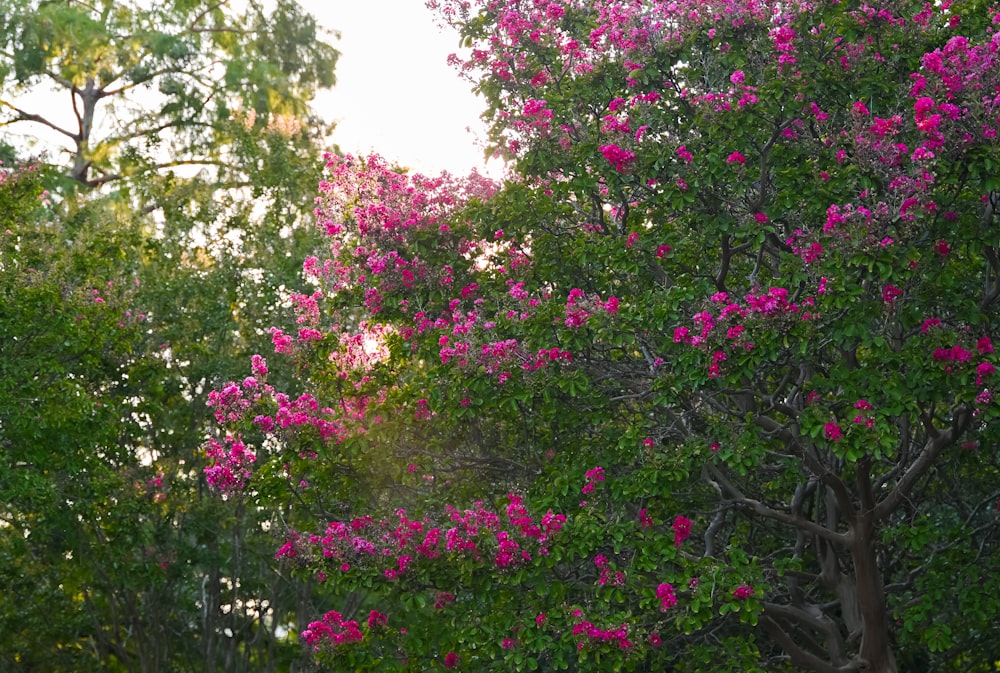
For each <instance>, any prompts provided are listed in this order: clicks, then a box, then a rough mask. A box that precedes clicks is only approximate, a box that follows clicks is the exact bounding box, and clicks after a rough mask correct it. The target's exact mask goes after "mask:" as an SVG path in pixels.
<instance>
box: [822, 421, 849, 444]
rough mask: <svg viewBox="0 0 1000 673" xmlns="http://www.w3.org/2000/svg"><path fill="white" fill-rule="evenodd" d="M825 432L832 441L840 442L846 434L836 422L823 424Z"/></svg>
mask: <svg viewBox="0 0 1000 673" xmlns="http://www.w3.org/2000/svg"><path fill="white" fill-rule="evenodd" d="M823 434H824V435H826V438H827V439H829V440H830V441H831V442H834V443H836V442H839V441H840V438H841V437H843V436H844V431H843V430H841V429H840V426H839V425H837V424H836V423H827V424H826V425H824V426H823Z"/></svg>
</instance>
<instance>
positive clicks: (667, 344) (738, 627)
mask: <svg viewBox="0 0 1000 673" xmlns="http://www.w3.org/2000/svg"><path fill="white" fill-rule="evenodd" d="M431 5H432V6H433V7H434V8H435V9H437V10H438V12H439V15H440V16H441V17H442V18H443V20H444V21H445V22H447V23H449V24H451V25H452V26H454V27H455V28H456V29H457V31H458V32H459V34H460V35H461V37H462V40H463V43H464V45H465V46H466V47H467V48H468V50H469V51H468V54H467V56H465V57H457V56H456V57H455V63H456V65H457V66H458V67H459V68H460V69H461V70H462V72H463V73H465V75H466V76H467V77H469V79H470V80H471V81H472V82H474V83H475V86H476V88H477V90H478V91H479V92H480V93H481V94H482V95H483V96H484V98H485V100H486V102H487V103H488V105H489V109H488V111H487V113H486V116H487V119H488V120H489V121H490V122H491V124H492V137H493V140H494V142H495V143H496V145H497V148H498V150H499V151H502V152H504V153H505V154H507V155H508V157H509V158H510V159H511V161H512V163H513V166H514V175H515V178H514V179H513V180H511V181H509V182H507V183H506V184H504V185H503V186H496V185H491V184H489V183H487V182H484V181H483V180H482V179H480V178H478V177H476V176H472V177H470V178H469V179H467V180H464V181H458V180H455V179H453V178H450V177H448V176H442V177H441V178H438V179H429V178H426V177H423V176H412V177H411V176H407V175H405V174H403V173H400V172H397V171H394V170H392V169H390V168H389V167H387V166H386V165H385V164H384V162H382V161H381V160H380V159H379V158H378V157H369V158H367V159H357V158H353V157H336V156H330V157H328V164H327V167H328V176H327V178H326V180H325V181H324V182H322V183H321V184H320V194H319V197H318V198H317V202H316V215H317V224H318V226H319V227H320V229H321V230H322V231H324V232H325V233H326V234H327V235H328V236H329V239H328V244H327V245H326V246H325V247H324V248H323V249H321V250H319V251H317V252H316V254H315V255H313V256H310V257H308V258H307V259H306V260H305V263H304V273H305V276H306V280H307V281H308V282H307V283H305V284H304V288H305V289H303V290H302V291H301V292H300V293H296V294H292V295H290V296H289V297H288V301H289V302H290V303H291V304H292V305H293V306H294V307H295V308H296V310H297V311H298V314H299V315H298V318H297V320H296V323H295V324H288V325H280V326H278V327H276V328H274V330H273V332H272V340H273V345H274V354H273V355H270V356H269V357H267V358H265V357H262V356H256V357H254V359H253V361H252V364H251V367H252V372H251V374H252V375H251V376H250V377H248V378H246V379H245V380H243V381H242V382H238V383H230V384H228V385H226V386H224V387H221V388H219V389H218V390H216V391H214V392H213V393H212V394H211V399H210V403H211V404H212V407H213V409H214V411H215V414H216V418H217V419H218V421H219V423H220V429H219V432H218V433H217V435H216V436H214V437H213V438H212V439H211V440H210V441H209V442H208V444H207V445H206V452H207V455H208V458H209V465H208V467H207V468H206V474H207V476H208V479H209V481H210V482H211V483H212V484H214V485H215V486H216V487H218V488H219V489H220V490H221V491H222V492H223V493H225V494H226V497H227V498H231V499H245V500H248V501H250V502H252V503H254V504H255V506H261V507H281V508H282V509H283V511H285V512H286V518H285V522H286V523H287V525H288V528H289V530H288V535H287V540H286V541H285V544H284V545H282V546H281V547H280V548H279V549H278V550H277V553H276V556H277V557H278V558H279V559H280V562H281V563H282V564H283V567H285V568H289V569H293V570H296V571H298V572H301V573H303V574H306V575H308V576H311V577H312V578H313V579H314V581H315V582H317V583H322V584H327V585H332V587H333V591H334V593H336V594H337V595H338V596H339V598H340V601H339V602H338V603H335V604H331V605H329V606H326V607H327V608H328V609H329V611H328V612H326V613H325V614H322V615H320V614H317V615H315V616H313V617H310V618H308V619H307V620H305V621H304V622H303V623H302V624H301V625H300V632H299V637H300V638H301V639H302V641H303V642H304V647H305V649H306V651H307V652H308V653H309V655H310V656H312V657H313V658H314V659H315V661H316V663H317V665H318V666H320V667H322V668H326V669H329V670H393V669H396V670H430V669H435V668H439V669H440V668H445V669H455V670H602V671H603V670H650V671H652V670H677V671H717V670H746V671H750V670H767V671H776V670H805V671H816V672H819V673H829V672H834V671H837V672H842V673H847V672H854V671H857V672H860V671H873V672H879V673H886V672H892V671H897V670H908V671H909V670H956V671H958V670H962V671H987V670H992V668H993V666H994V663H993V662H994V661H996V660H997V659H998V655H1000V652H998V651H997V642H998V641H997V638H996V630H995V617H996V615H997V614H998V613H1000V603H998V599H997V598H996V597H997V595H998V591H997V589H998V588H1000V587H998V586H997V579H996V578H997V573H996V570H997V559H998V555H997V553H996V552H997V542H998V540H997V518H996V517H997V510H996V506H997V501H998V498H1000V490H998V488H997V486H996V484H997V473H998V456H997V451H996V440H997V437H996V434H997V429H996V422H995V420H996V415H997V406H996V402H995V400H994V388H995V379H996V376H997V372H996V355H995V353H994V348H995V346H994V339H995V337H996V335H995V334H994V322H995V320H996V311H997V308H996V301H997V298H998V297H1000V251H998V247H997V245H998V234H997V220H996V215H995V209H996V206H997V202H998V199H1000V197H998V188H1000V181H998V178H997V177H996V169H997V161H998V158H1000V156H998V146H997V131H998V126H1000V120H998V113H1000V110H998V107H997V106H998V105H1000V99H998V94H1000V88H998V87H1000V60H998V58H1000V57H998V54H997V52H998V49H1000V34H998V33H997V32H996V29H995V26H996V25H997V24H998V23H1000V15H998V14H997V12H996V10H994V9H990V8H989V7H987V6H986V5H984V4H982V3H975V2H966V3H963V2H952V3H947V2H946V3H938V4H933V3H926V4H925V3H910V2H895V3H888V4H885V3H883V4H881V5H880V6H878V7H871V6H868V5H864V4H860V3H854V2H839V3H835V2H816V3H804V2H792V3H789V2H767V1H761V2H754V1H751V2H739V3H735V2H724V1H723V2H706V1H697V2H695V1H690V2H688V1H685V0H677V1H672V2H656V1H652V2H616V1H609V2H601V3H572V2H559V1H539V2H518V1H516V0H506V1H504V0H495V1H492V2H478V3H470V2H452V1H446V2H441V3H437V2H435V3H431ZM289 370H291V371H294V372H295V373H296V384H295V385H294V386H293V387H283V386H280V385H278V384H272V383H271V382H270V381H271V379H270V378H269V377H273V376H275V375H276V374H278V373H279V372H287V371H289Z"/></svg>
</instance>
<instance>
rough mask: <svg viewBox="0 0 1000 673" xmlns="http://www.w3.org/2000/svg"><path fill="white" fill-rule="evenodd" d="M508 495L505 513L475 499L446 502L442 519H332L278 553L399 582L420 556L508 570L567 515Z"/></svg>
mask: <svg viewBox="0 0 1000 673" xmlns="http://www.w3.org/2000/svg"><path fill="white" fill-rule="evenodd" d="M507 498H508V504H507V507H506V510H505V512H504V514H503V515H501V514H498V513H497V512H495V511H493V510H490V509H487V508H486V507H485V506H484V505H483V503H481V502H477V503H475V504H474V507H473V508H472V509H466V510H459V509H456V508H454V507H451V506H447V507H446V508H445V515H444V517H443V518H442V519H441V521H440V522H438V523H434V522H432V521H430V520H429V519H411V518H410V517H409V516H408V515H407V513H406V511H405V510H402V509H400V510H398V511H397V512H396V519H395V520H379V521H375V520H374V519H372V518H371V517H356V518H354V519H352V520H350V521H349V522H346V523H344V522H340V521H333V522H331V523H330V524H329V525H328V526H327V529H326V531H325V532H324V534H322V535H316V534H314V535H310V536H308V537H303V536H301V535H299V534H297V533H292V535H291V536H290V538H289V540H288V541H287V542H286V543H285V544H284V545H283V546H282V548H281V549H280V550H279V551H278V554H277V556H278V557H279V558H280V557H287V558H295V557H297V556H302V555H305V556H310V557H317V558H323V559H326V562H327V563H329V564H332V565H334V566H335V567H339V569H340V571H341V572H344V573H346V572H349V571H351V570H352V568H354V567H355V566H363V567H365V568H367V569H369V570H370V571H373V572H377V573H378V574H380V575H381V576H383V577H384V578H385V579H388V580H396V579H398V578H399V577H400V576H402V575H404V574H406V573H407V572H408V571H409V570H410V568H411V566H412V564H413V563H414V562H416V561H417V560H419V559H429V560H434V559H438V558H441V557H446V558H448V559H451V560H457V559H459V558H463V559H467V560H469V559H471V560H474V561H477V562H484V561H483V560H484V559H489V562H490V563H491V564H492V566H493V567H495V568H508V567H511V566H513V565H516V564H518V563H522V562H525V561H530V560H531V559H532V558H533V557H534V555H535V554H540V555H546V554H548V544H549V542H550V540H551V538H552V537H553V536H554V535H555V534H557V533H558V532H559V531H560V530H561V529H562V527H563V525H564V524H565V523H566V516H565V515H564V514H555V513H553V512H552V511H551V510H549V511H548V512H546V513H545V514H543V515H542V516H541V518H539V519H537V520H536V519H535V518H533V517H532V516H531V515H530V513H529V511H528V509H527V508H526V507H525V505H524V502H523V499H522V498H521V497H520V496H518V495H515V494H509V495H508V496H507Z"/></svg>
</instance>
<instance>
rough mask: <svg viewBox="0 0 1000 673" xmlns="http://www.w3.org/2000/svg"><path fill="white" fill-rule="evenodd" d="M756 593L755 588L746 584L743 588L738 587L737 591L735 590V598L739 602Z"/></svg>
mask: <svg viewBox="0 0 1000 673" xmlns="http://www.w3.org/2000/svg"><path fill="white" fill-rule="evenodd" d="M755 593H757V592H756V591H754V590H753V587H750V586H747V585H746V584H744V585H742V586H738V587H736V588H735V589H733V598H735V599H736V600H738V601H743V600H746V599H748V598H750V597H751V596H753V595H754V594H755Z"/></svg>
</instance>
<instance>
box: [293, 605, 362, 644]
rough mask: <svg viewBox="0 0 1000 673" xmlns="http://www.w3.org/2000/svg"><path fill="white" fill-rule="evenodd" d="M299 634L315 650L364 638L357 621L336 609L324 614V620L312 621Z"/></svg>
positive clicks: (358, 641)
mask: <svg viewBox="0 0 1000 673" xmlns="http://www.w3.org/2000/svg"><path fill="white" fill-rule="evenodd" d="M299 635H300V637H301V638H302V640H304V641H305V642H306V643H307V644H309V645H312V647H313V649H314V650H321V649H324V648H336V647H338V646H341V645H349V644H351V643H360V642H361V641H362V640H363V639H364V635H363V634H362V633H361V629H360V627H359V626H358V623H357V622H356V621H354V620H348V619H344V617H343V615H341V614H340V613H339V612H336V611H334V610H331V611H329V612H327V613H326V614H325V615H323V620H322V621H315V622H310V623H309V627H308V628H306V629H305V630H303V631H302V633H301V634H299Z"/></svg>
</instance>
